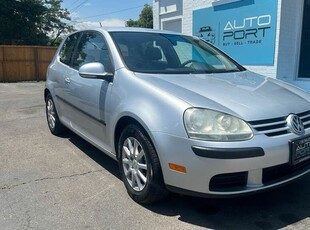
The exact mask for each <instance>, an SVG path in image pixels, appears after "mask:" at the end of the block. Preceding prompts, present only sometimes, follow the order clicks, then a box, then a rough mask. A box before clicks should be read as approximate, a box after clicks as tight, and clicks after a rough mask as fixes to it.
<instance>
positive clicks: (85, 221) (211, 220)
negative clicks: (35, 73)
mask: <svg viewBox="0 0 310 230" xmlns="http://www.w3.org/2000/svg"><path fill="white" fill-rule="evenodd" d="M43 89H44V83H43V82H39V83H10V84H6V83H0V134H1V136H0V229H5V230H6V229H7V230H15V229H18V230H19V229H27V230H28V229H70V230H71V229H152V230H154V229H165V230H166V229H180V230H181V229H182V230H183V229H233V230H234V229H236V230H241V229H258V230H259V229H281V228H283V229H310V175H307V176H306V177H304V178H303V179H301V180H299V181H297V182H295V183H292V184H290V185H288V186H285V187H282V188H279V189H276V190H273V191H269V192H266V193H261V194H259V195H254V196H249V197H243V198H235V199H220V200H219V199H202V198H194V197H187V196H180V195H176V194H172V195H171V196H170V197H169V198H168V199H167V200H165V201H163V202H161V203H159V204H156V205H153V206H141V205H139V204H137V203H135V202H133V201H132V200H131V199H130V197H129V196H128V195H127V193H126V190H125V187H124V186H123V183H122V181H121V180H120V175H119V172H118V165H117V162H116V161H114V160H112V159H111V158H109V157H108V156H106V155H104V154H103V153H102V152H100V151H99V150H98V149H96V148H95V147H93V146H92V145H90V144H89V143H87V142H86V141H84V140H83V139H81V138H80V137H78V136H77V135H75V134H73V133H71V132H69V133H67V134H66V135H64V136H63V137H56V136H53V135H52V134H51V133H50V132H49V130H48V127H47V124H46V118H45V109H44V99H43ZM201 176H203V175H201ZM197 180H199V178H197Z"/></svg>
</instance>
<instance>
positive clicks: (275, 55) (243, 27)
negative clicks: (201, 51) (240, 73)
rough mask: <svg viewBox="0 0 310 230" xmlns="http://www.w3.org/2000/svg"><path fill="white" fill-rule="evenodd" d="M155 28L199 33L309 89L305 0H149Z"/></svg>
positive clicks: (309, 20) (309, 24) (249, 63)
mask: <svg viewBox="0 0 310 230" xmlns="http://www.w3.org/2000/svg"><path fill="white" fill-rule="evenodd" d="M153 13H154V16H153V17H154V20H153V23H154V28H155V29H163V30H171V31H177V32H182V33H184V34H189V35H195V36H200V37H203V38H204V39H206V40H208V41H209V42H211V43H214V44H215V45H216V46H218V47H219V48H221V49H222V50H224V51H225V52H226V53H228V54H229V55H230V56H232V57H233V58H235V59H236V60H237V61H238V62H239V63H241V64H243V65H244V66H245V67H246V68H248V69H249V70H252V71H255V72H257V73H260V74H263V75H266V76H269V77H273V78H278V79H281V80H284V81H286V82H289V83H291V84H294V85H296V86H299V87H300V88H303V89H305V90H307V91H308V92H310V0H153Z"/></svg>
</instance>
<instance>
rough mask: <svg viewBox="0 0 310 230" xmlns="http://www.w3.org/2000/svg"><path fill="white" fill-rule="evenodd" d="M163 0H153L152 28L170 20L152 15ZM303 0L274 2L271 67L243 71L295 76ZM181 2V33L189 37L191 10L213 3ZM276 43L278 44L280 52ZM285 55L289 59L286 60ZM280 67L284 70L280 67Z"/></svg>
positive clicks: (208, 1)
mask: <svg viewBox="0 0 310 230" xmlns="http://www.w3.org/2000/svg"><path fill="white" fill-rule="evenodd" d="M165 1H167V0H154V21H155V22H154V28H156V29H162V28H161V25H160V24H161V23H162V22H161V20H167V19H169V17H170V15H169V14H166V15H160V16H158V15H156V12H158V8H159V4H160V2H165ZM171 1H173V0H169V2H171ZM303 1H304V0H294V1H292V0H278V14H277V29H276V43H275V58H274V65H272V66H271V65H268V66H245V67H246V68H247V69H249V70H252V71H254V72H257V73H260V74H263V75H266V76H269V77H273V78H276V77H278V78H280V79H283V80H290V79H288V76H287V75H289V76H293V73H294V76H295V75H296V73H295V72H296V65H297V63H296V55H297V53H298V52H299V46H300V44H299V42H297V41H298V39H299V38H298V36H300V35H298V34H300V31H299V30H300V29H299V28H300V26H299V25H300V23H301V15H302V12H301V11H302V5H303ZM182 2H183V8H182V13H183V14H182V32H183V33H184V34H189V35H192V25H193V18H192V17H193V11H194V10H197V9H201V8H207V7H211V6H212V2H214V0H183V1H182ZM282 5H283V6H282ZM281 16H283V19H281ZM296 18H299V20H296ZM280 27H281V28H282V31H281V39H282V42H281V43H280V42H279V39H280ZM292 34H293V39H292ZM297 35H298V36H297ZM299 40H300V39H299ZM292 43H293V45H292ZM279 44H281V49H280V50H279ZM278 54H280V56H278ZM253 55H254V54H253ZM288 56H289V58H287V57H288ZM278 60H279V63H278ZM283 66H284V67H285V68H282V67H283Z"/></svg>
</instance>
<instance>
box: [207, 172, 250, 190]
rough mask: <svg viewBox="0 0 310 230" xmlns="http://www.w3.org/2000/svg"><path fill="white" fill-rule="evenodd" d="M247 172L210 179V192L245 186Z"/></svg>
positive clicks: (221, 175)
mask: <svg viewBox="0 0 310 230" xmlns="http://www.w3.org/2000/svg"><path fill="white" fill-rule="evenodd" d="M247 178H248V172H238V173H226V174H220V175H216V176H214V177H212V178H211V181H210V191H220V190H221V189H233V188H234V187H240V186H246V184H247Z"/></svg>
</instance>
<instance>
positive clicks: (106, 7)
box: [62, 0, 152, 29]
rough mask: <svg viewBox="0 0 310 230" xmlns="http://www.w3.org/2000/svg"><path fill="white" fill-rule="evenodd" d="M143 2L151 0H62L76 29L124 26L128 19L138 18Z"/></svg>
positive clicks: (146, 2)
mask: <svg viewBox="0 0 310 230" xmlns="http://www.w3.org/2000/svg"><path fill="white" fill-rule="evenodd" d="M144 4H149V5H152V0H127V1H126V0H64V1H63V3H62V7H63V8H67V9H68V10H69V11H70V13H71V19H72V21H73V22H72V23H73V24H74V26H75V27H76V28H77V29H80V28H85V27H89V26H99V22H101V24H102V25H103V26H124V25H125V21H127V20H128V19H134V20H136V19H138V18H139V14H140V12H141V10H142V9H143V6H144Z"/></svg>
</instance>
